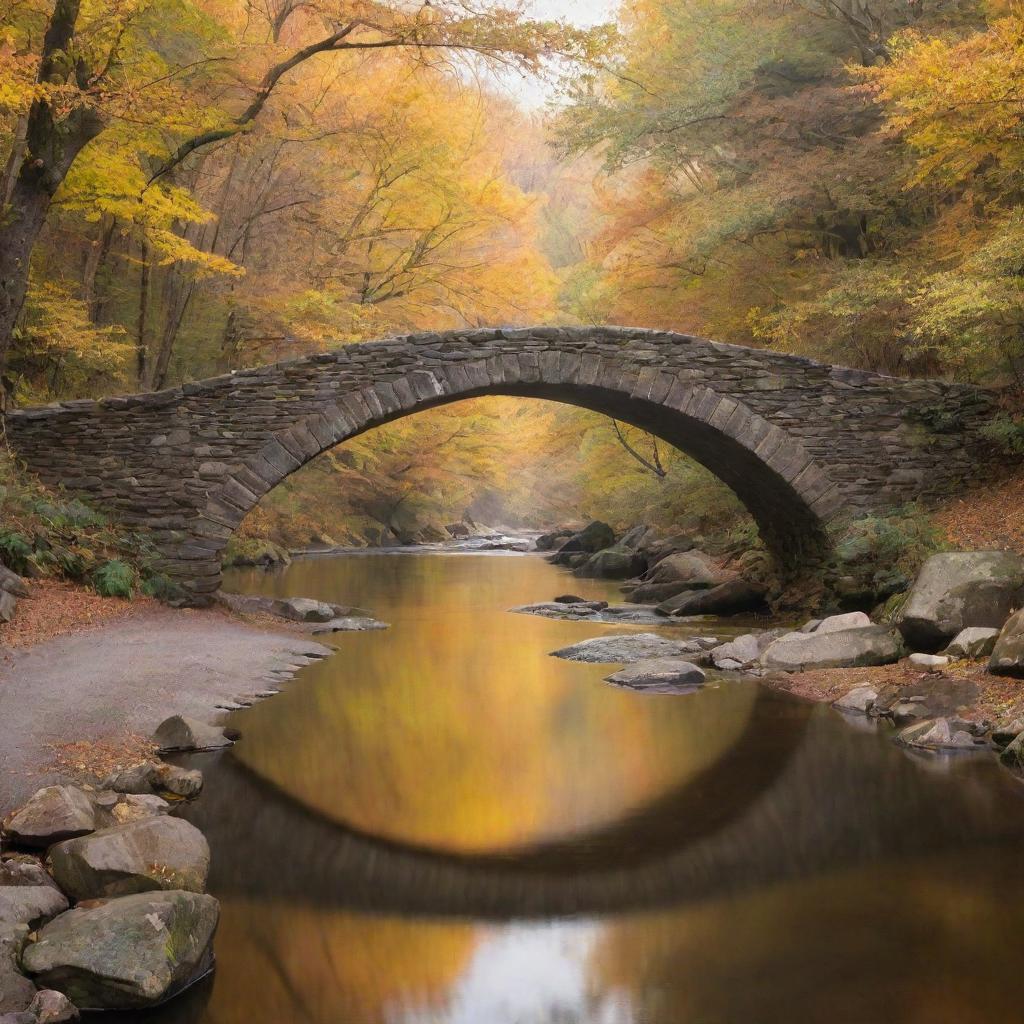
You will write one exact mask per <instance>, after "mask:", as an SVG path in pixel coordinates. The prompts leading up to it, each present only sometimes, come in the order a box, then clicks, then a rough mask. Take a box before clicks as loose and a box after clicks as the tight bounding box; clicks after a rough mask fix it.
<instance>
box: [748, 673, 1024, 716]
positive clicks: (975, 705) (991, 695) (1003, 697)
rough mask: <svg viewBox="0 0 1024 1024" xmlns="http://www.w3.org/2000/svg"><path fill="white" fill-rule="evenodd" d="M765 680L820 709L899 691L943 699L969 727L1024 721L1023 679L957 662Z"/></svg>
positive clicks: (778, 675) (948, 709)
mask: <svg viewBox="0 0 1024 1024" xmlns="http://www.w3.org/2000/svg"><path fill="white" fill-rule="evenodd" d="M759 681H760V682H761V683H762V684H763V685H765V686H767V687H770V688H771V689H773V690H780V691H782V692H784V693H789V694H792V695H793V696H795V697H800V698H803V699H804V700H808V701H812V702H814V703H817V704H833V703H835V702H836V701H838V700H841V699H842V698H843V697H845V696H846V695H847V694H849V693H851V692H853V691H854V690H857V689H859V688H860V687H865V686H867V687H870V688H871V689H873V690H876V691H878V692H879V693H880V692H882V689H883V687H895V688H896V689H897V690H898V691H899V692H900V693H901V695H903V694H905V695H906V696H907V697H910V696H916V695H919V694H921V695H932V696H934V695H936V694H940V693H941V694H942V696H943V697H944V698H945V701H946V705H947V707H946V710H945V714H947V715H950V716H955V717H957V718H960V719H962V720H963V721H967V722H977V723H978V724H979V725H981V724H983V723H989V724H991V723H997V722H1001V721H1013V720H1015V719H1021V720H1024V686H1022V685H1021V682H1020V680H1019V679H1011V678H1009V677H1007V676H996V675H992V673H991V672H988V671H986V669H985V664H984V663H983V662H982V663H979V662H971V661H962V662H953V663H952V664H950V665H949V666H947V667H946V668H944V669H943V670H942V672H941V673H936V672H922V671H921V670H920V669H919V668H917V667H916V666H914V665H911V664H910V662H909V661H900V662H898V663H896V664H895V665H874V666H871V667H869V668H831V669H819V670H816V671H810V672H794V673H793V674H788V673H783V672H779V673H773V674H771V675H767V676H762V677H760V679H759Z"/></svg>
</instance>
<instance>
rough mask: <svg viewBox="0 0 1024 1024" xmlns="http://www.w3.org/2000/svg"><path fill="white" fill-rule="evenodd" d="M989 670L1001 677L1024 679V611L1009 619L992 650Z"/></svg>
mask: <svg viewBox="0 0 1024 1024" xmlns="http://www.w3.org/2000/svg"><path fill="white" fill-rule="evenodd" d="M988 670H989V671H990V672H994V673H995V674H996V675H999V676H1018V677H1024V610H1021V611H1019V612H1017V613H1016V614H1015V615H1011V616H1010V618H1009V619H1007V621H1006V625H1004V626H1003V628H1002V631H1001V632H1000V633H999V637H998V639H997V640H996V642H995V646H994V647H993V649H992V657H991V658H990V659H989V663H988Z"/></svg>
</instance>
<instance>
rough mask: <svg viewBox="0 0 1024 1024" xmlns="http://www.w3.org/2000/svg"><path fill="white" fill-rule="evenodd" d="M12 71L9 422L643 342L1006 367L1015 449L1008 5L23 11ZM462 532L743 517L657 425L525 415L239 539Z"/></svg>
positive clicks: (337, 470) (954, 373)
mask: <svg viewBox="0 0 1024 1024" xmlns="http://www.w3.org/2000/svg"><path fill="white" fill-rule="evenodd" d="M0 54H2V62H0V164H2V167H3V171H2V179H0V189H2V193H3V196H2V202H3V219H2V221H0V368H2V375H0V376H2V384H3V394H4V400H5V401H6V402H7V403H9V404H11V405H30V404H38V403H45V402H48V401H52V400H67V399H71V398H80V397H94V396H99V395H107V394H114V393H126V392H134V391H140V390H159V389H162V388H166V387H171V386H174V385H177V384H180V383H183V382H187V381H190V380H198V379H202V378H205V377H209V376H212V375H215V374H218V373H224V372H228V371H231V370H234V369H239V368H242V367H248V366H254V365H258V364H262V363H268V362H275V361H280V360H285V359H289V358H294V357H297V356H301V355H305V354H309V353H314V352H318V351H322V350H325V349H329V348H333V347H336V346H338V345H343V344H349V343H354V342H359V341H364V340H369V339H376V338H380V337H384V336H386V335H388V334H390V333H394V332H403V331H404V332H409V331H417V330H440V329H446V328H456V327H464V326H483V325H513V326H518V325H534V324H541V323H568V324H594V325H599V324H626V325H630V326H641V327H652V328H659V329H671V330H676V331H680V332H684V333H692V334H698V335H702V336H706V337H711V338H714V339H716V340H720V341H726V342H733V343H738V344H742V345H751V346H759V347H767V348H772V349H777V350H779V351H785V352H790V353H797V354H800V355H805V356H810V357H813V358H816V359H820V360H823V361H826V362H835V363H840V364H843V365H847V366H854V367H858V368H867V369H873V370H878V371H882V372H885V373H890V374H896V375H913V376H940V377H947V378H953V379H958V380H964V381H974V382H980V383H985V384H995V385H1000V386H1002V387H1003V388H1004V389H1005V391H1004V393H1005V396H1006V398H1005V402H1006V408H1005V412H1004V414H1003V415H1001V416H1000V417H998V418H997V419H996V420H995V421H994V423H993V426H992V428H991V429H992V434H993V438H992V439H993V441H994V442H995V443H997V444H999V445H1001V446H1002V447H1004V448H1005V449H1007V450H1008V451H1015V452H1021V451H1024V421H1022V418H1021V416H1020V413H1019V408H1020V406H1019V394H1020V391H1021V389H1022V387H1024V333H1022V329H1024V305H1022V292H1021V282H1022V271H1024V255H1022V253H1024V247H1022V244H1021V243H1022V242H1024V191H1022V186H1024V176H1022V171H1024V156H1022V154H1024V150H1022V149H1021V146H1020V116H1021V107H1022V104H1024V96H1022V95H1021V94H1020V93H1019V92H1018V88H1020V87H1021V83H1022V78H1024V14H1022V12H1021V10H1020V8H1018V7H1016V6H1014V5H1006V4H1003V3H1001V2H999V0H995V2H992V3H984V2H979V0H909V2H906V0H690V2H688V3H687V4H685V5H681V4H677V3H672V2H670V0H624V2H623V4H622V5H621V8H620V10H619V12H618V17H617V19H616V21H615V23H614V24H608V25H604V26H598V27H596V28H594V27H591V28H580V27H578V26H576V25H574V24H572V23H570V22H567V21H559V20H547V19H545V18H543V17H539V16H538V15H537V13H536V10H535V7H534V6H531V5H529V4H526V3H523V2H519V3H516V2H513V3H508V4H503V5H485V6H481V7H478V6H476V5H474V4H472V3H469V2H437V3H432V2H430V0H425V2H424V3H422V4H420V3H418V2H417V3H412V4H410V3H404V2H401V0H398V2H391V3H386V2H381V3H369V2H348V0H56V3H54V2H53V0H0ZM522 76H527V77H533V76H540V77H541V79H542V80H543V81H544V82H545V83H546V85H545V89H546V92H545V95H546V96H547V97H548V101H547V104H546V106H545V107H544V108H543V109H536V108H534V107H531V106H530V105H529V104H525V103H524V102H523V101H522V96H521V95H520V94H519V93H518V92H517V89H516V87H515V83H516V82H517V81H518V80H519V79H520V78H521V77H522ZM464 515H469V516H470V517H472V518H474V519H476V520H478V521H481V522H484V523H488V522H490V523H499V522H500V523H510V524H517V525H529V526H543V525H548V524H551V523H553V522H559V521H563V520H565V519H567V518H580V517H582V516H589V515H601V516H603V517H605V518H607V519H608V520H609V521H611V522H613V523H614V524H616V525H620V526H621V525H627V524H629V523H631V522H635V521H637V520H638V518H640V517H641V516H642V517H643V518H645V519H647V520H648V521H654V522H660V523H680V522H687V523H689V524H691V525H693V526H694V528H697V529H706V530H709V531H718V532H723V531H728V530H737V531H740V532H741V533H743V534H747V533H748V532H749V524H748V523H747V521H746V520H745V518H744V515H743V513H742V510H741V509H740V507H739V506H738V504H737V503H736V502H735V500H734V499H733V498H732V496H731V495H730V494H729V492H727V491H726V490H725V489H724V488H723V487H722V486H721V485H720V484H718V483H717V482H716V481H715V480H714V478H713V477H711V476H710V474H708V473H707V472H706V471H704V470H703V469H702V468H701V467H699V466H697V465H696V464H695V463H692V462H690V461H689V460H687V459H685V458H684V457H683V456H681V455H679V454H678V453H677V452H675V451H674V450H673V449H671V448H669V447H667V446H665V445H664V444H661V443H659V442H658V441H657V440H656V439H654V438H653V437H650V436H648V435H646V434H644V433H642V432H641V431H638V430H635V429H633V428H630V427H627V426H625V425H623V424H619V423H616V422H614V421H612V420H610V419H608V418H606V417H600V416H597V415H596V414H591V413H586V412H582V411H579V410H575V409H571V408H568V407H563V406H558V405H552V404H548V403H540V402H524V401H520V400H513V399H487V400H482V399H481V400H475V401H471V402H464V403H459V404H457V405H454V406H450V407H447V408H444V409H441V410H437V411H434V412H431V413H426V414H421V415H419V416H416V417H410V418H408V419H405V420H402V421H400V422H399V423H397V424H395V425H392V426H389V427H385V428H381V429H379V430H377V431H374V432H373V433H371V434H368V435H365V436H363V437H362V438H360V439H358V440H357V441H355V442H353V443H350V444H348V445H346V446H344V447H343V448H341V449H337V450H335V451H334V452H332V453H329V454H328V455H326V456H324V458H322V459H321V460H318V461H317V462H316V463H315V464H313V465H311V466H309V467H307V468H306V469H304V470H303V471H301V472H300V473H298V474H296V475H295V476H294V477H292V478H291V479H290V480H289V481H288V482H287V483H286V484H285V485H283V486H282V487H279V488H278V489H277V490H275V491H274V492H273V494H272V495H271V496H269V497H268V499H267V500H266V501H265V502H264V503H263V504H262V505H261V507H260V508H258V509H257V510H256V511H255V512H254V513H253V514H252V516H251V517H250V519H249V521H248V522H247V523H246V527H245V531H244V532H245V534H246V536H247V537H248V538H249V539H250V540H255V541H257V542H259V541H264V540H274V541H279V542H281V543H284V544H287V545H291V546H299V547H301V546H303V545H304V544H307V543H309V542H310V541H312V540H315V539H317V538H321V539H322V538H327V539H330V540H336V541H338V542H344V543H358V544H364V543H379V542H381V541H386V540H394V539H398V540H402V541H404V540H408V539H415V538H417V537H421V538H422V537H429V536H430V535H431V534H432V533H436V531H438V530H439V529H440V528H442V527H443V525H444V524H445V523H449V522H452V521H453V520H457V519H459V518H461V517H462V516H464ZM747 541H748V542H749V537H747Z"/></svg>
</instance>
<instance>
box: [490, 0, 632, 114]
mask: <svg viewBox="0 0 1024 1024" xmlns="http://www.w3.org/2000/svg"><path fill="white" fill-rule="evenodd" d="M618 7H619V0H533V3H531V4H530V5H529V9H530V13H531V14H532V15H533V16H534V17H535V18H540V19H544V18H562V19H564V20H566V21H569V22H571V23H572V24H574V25H578V26H579V27H580V28H589V27H590V26H592V25H600V24H602V23H604V22H607V21H614V20H615V13H616V11H617V10H618ZM501 85H502V86H503V87H504V88H505V89H508V90H509V92H511V93H512V95H513V96H515V98H516V99H517V100H518V102H519V103H520V104H521V105H522V106H524V107H527V108H528V109H531V110H536V109H539V108H541V107H543V106H544V104H545V103H546V102H547V101H548V100H549V99H551V98H552V97H553V89H552V86H551V84H550V83H546V82H542V81H538V80H536V79H534V78H523V77H521V76H519V75H507V76H506V75H502V76H501Z"/></svg>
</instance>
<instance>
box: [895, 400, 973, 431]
mask: <svg viewBox="0 0 1024 1024" xmlns="http://www.w3.org/2000/svg"><path fill="white" fill-rule="evenodd" d="M904 419H905V420H906V421H907V422H908V423H920V424H922V425H923V426H924V427H926V428H927V429H928V430H929V431H931V433H933V434H955V433H957V432H958V431H959V430H962V429H963V426H964V418H963V414H962V413H960V412H958V411H957V410H955V409H948V408H946V406H944V405H938V404H936V405H922V406H918V407H917V408H915V409H913V410H912V411H910V412H907V413H906V414H905V415H904Z"/></svg>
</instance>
